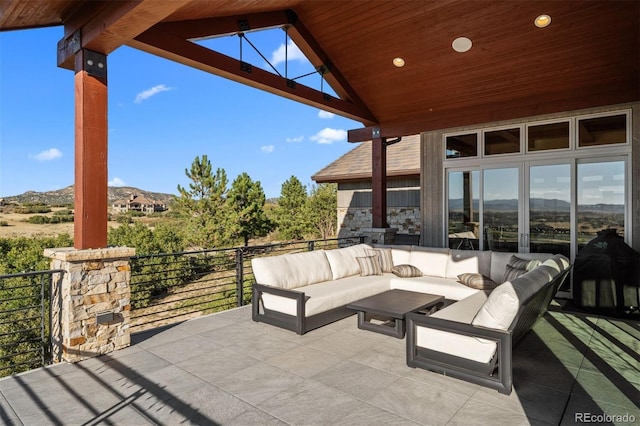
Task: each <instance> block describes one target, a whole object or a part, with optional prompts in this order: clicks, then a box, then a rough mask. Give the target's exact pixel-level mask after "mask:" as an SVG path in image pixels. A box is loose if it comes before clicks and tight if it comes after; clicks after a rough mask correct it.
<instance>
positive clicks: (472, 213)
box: [448, 171, 480, 250]
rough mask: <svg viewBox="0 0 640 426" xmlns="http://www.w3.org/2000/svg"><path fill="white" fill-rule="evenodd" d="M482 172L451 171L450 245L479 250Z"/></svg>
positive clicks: (449, 205)
mask: <svg viewBox="0 0 640 426" xmlns="http://www.w3.org/2000/svg"><path fill="white" fill-rule="evenodd" d="M479 180H480V172H478V171H465V172H450V173H449V199H448V212H449V224H448V229H449V247H450V248H454V249H465V250H477V249H478V242H479V240H478V238H479V236H478V232H479V231H478V226H479V220H480V217H479V214H478V207H479V194H480V190H479V188H480V187H479Z"/></svg>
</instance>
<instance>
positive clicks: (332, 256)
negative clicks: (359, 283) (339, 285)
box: [325, 244, 372, 280]
mask: <svg viewBox="0 0 640 426" xmlns="http://www.w3.org/2000/svg"><path fill="white" fill-rule="evenodd" d="M371 249H372V247H371V246H370V245H368V244H356V245H355V246H350V247H344V248H339V249H334V250H327V251H325V253H326V256H327V260H328V261H329V265H330V266H331V274H332V277H333V279H334V280H337V279H339V278H344V277H350V276H352V275H359V274H360V265H358V261H357V260H356V257H365V256H367V250H371ZM329 279H331V278H329Z"/></svg>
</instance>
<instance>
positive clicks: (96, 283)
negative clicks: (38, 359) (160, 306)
mask: <svg viewBox="0 0 640 426" xmlns="http://www.w3.org/2000/svg"><path fill="white" fill-rule="evenodd" d="M44 255H45V256H47V257H50V258H51V259H52V260H51V269H61V270H63V271H64V273H62V274H56V275H57V276H54V282H53V283H52V292H51V293H52V294H51V319H52V321H51V339H52V344H53V360H54V362H60V361H67V362H77V361H81V360H83V359H87V358H93V357H96V356H98V355H102V354H106V353H108V352H112V351H115V350H118V349H122V348H125V347H127V346H129V345H130V342H131V340H130V336H129V323H130V319H129V311H130V309H131V291H130V288H129V281H130V279H131V269H130V266H129V258H130V257H131V256H134V255H135V249H133V248H128V247H108V248H103V249H89V250H77V249H75V248H73V247H64V248H52V249H46V250H45V251H44Z"/></svg>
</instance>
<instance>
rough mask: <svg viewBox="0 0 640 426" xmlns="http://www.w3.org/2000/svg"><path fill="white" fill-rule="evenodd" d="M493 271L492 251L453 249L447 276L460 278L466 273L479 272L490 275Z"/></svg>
mask: <svg viewBox="0 0 640 426" xmlns="http://www.w3.org/2000/svg"><path fill="white" fill-rule="evenodd" d="M490 271H491V252H489V251H475V250H451V253H450V254H449V260H448V261H447V271H446V275H445V278H456V279H457V278H458V275H461V274H466V273H479V274H483V275H486V276H489V274H490Z"/></svg>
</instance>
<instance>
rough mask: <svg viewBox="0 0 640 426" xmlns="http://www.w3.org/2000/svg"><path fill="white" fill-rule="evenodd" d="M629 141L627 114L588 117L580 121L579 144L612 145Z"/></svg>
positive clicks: (583, 145) (581, 145)
mask: <svg viewBox="0 0 640 426" xmlns="http://www.w3.org/2000/svg"><path fill="white" fill-rule="evenodd" d="M626 142H627V116H626V115H624V114H622V115H614V116H611V117H598V118H588V119H584V120H579V121H578V146H579V147H585V146H598V145H612V144H618V143H626Z"/></svg>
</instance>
